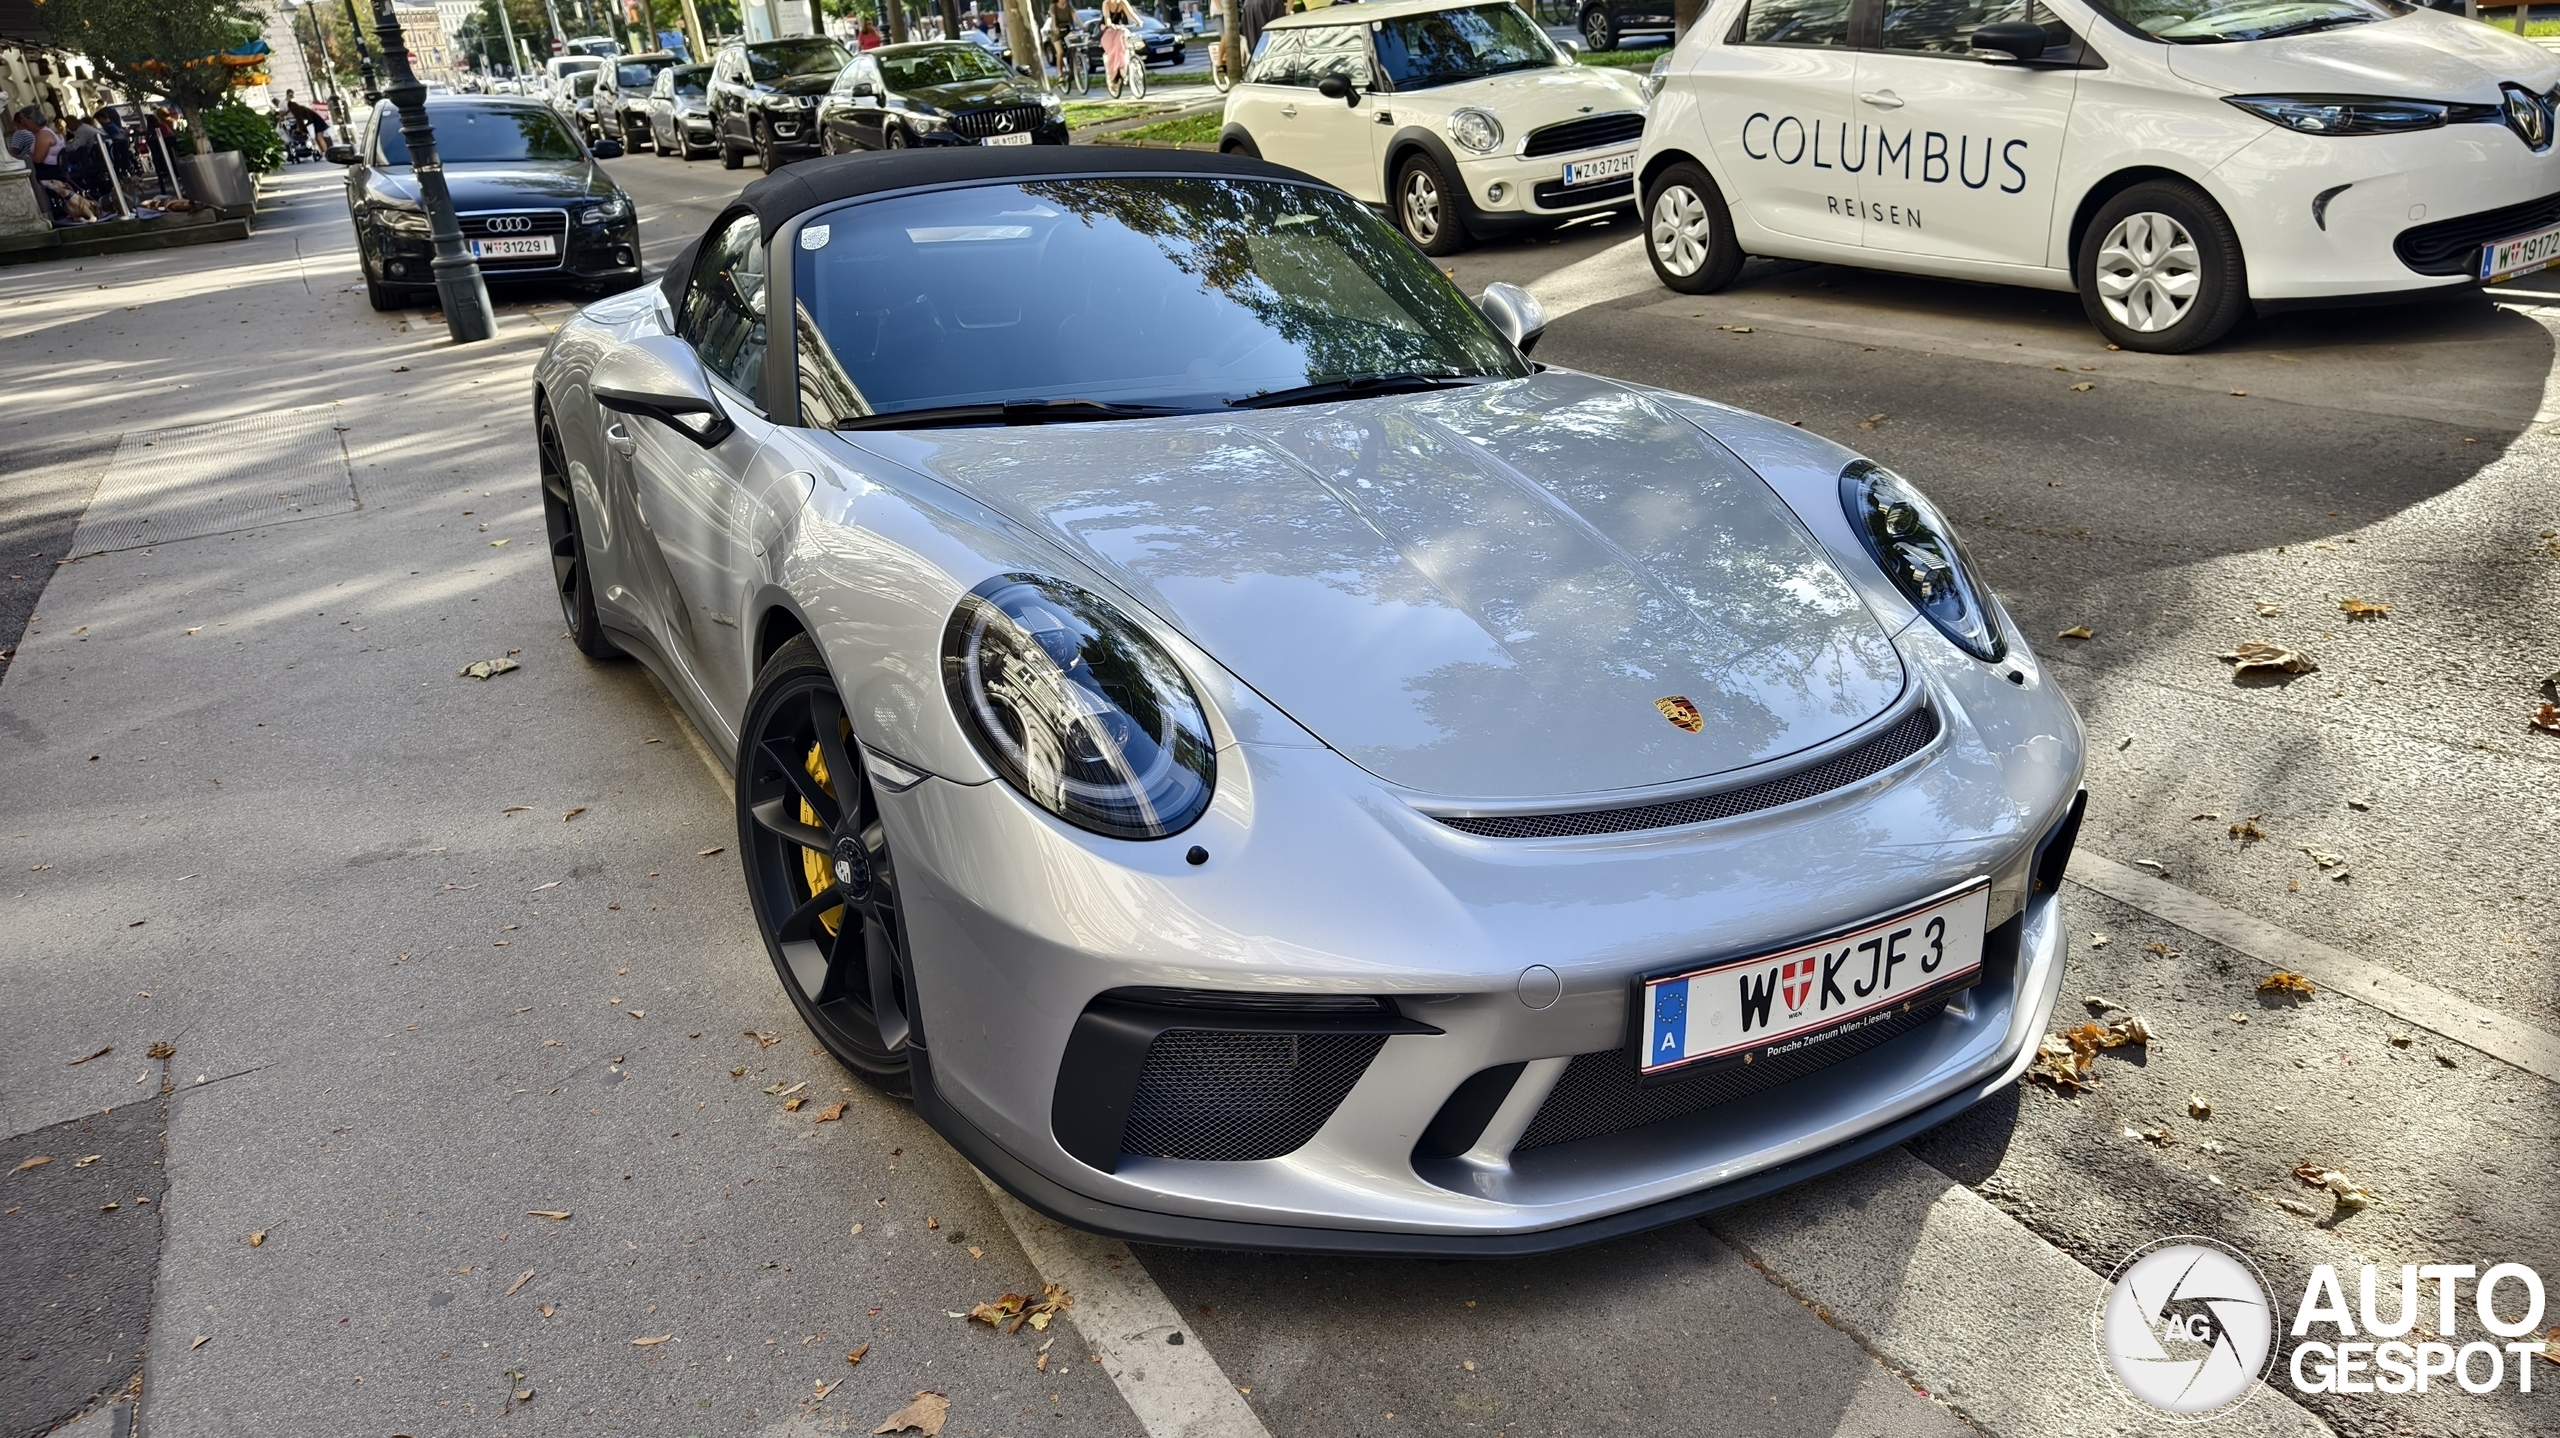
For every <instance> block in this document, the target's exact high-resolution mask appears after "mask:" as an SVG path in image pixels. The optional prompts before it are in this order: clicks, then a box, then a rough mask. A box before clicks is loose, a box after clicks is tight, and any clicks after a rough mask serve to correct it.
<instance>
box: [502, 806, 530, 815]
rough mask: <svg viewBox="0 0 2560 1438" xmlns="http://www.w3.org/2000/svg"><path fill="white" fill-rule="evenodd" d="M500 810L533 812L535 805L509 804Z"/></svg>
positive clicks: (514, 812) (520, 812)
mask: <svg viewBox="0 0 2560 1438" xmlns="http://www.w3.org/2000/svg"><path fill="white" fill-rule="evenodd" d="M498 812H499V813H501V814H530V813H532V812H533V806H532V805H531V804H509V805H508V806H507V807H505V808H503V809H500V810H499V811H498Z"/></svg>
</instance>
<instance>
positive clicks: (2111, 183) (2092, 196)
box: [2062, 165, 2238, 283]
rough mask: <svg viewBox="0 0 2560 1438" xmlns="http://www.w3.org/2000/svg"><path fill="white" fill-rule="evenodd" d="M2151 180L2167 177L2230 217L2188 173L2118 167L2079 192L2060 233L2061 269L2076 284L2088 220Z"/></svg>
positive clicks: (2150, 167) (2153, 167)
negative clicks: (2064, 226)
mask: <svg viewBox="0 0 2560 1438" xmlns="http://www.w3.org/2000/svg"><path fill="white" fill-rule="evenodd" d="M2153 180H2170V181H2174V182H2176V183H2178V184H2181V185H2185V186H2186V187H2188V188H2189V189H2192V190H2194V191H2196V192H2197V193H2198V194H2201V195H2203V196H2204V197H2205V198H2206V199H2208V200H2210V201H2212V202H2213V206H2214V208H2216V209H2218V210H2220V211H2222V214H2223V217H2224V218H2225V219H2229V218H2230V216H2231V209H2230V207H2229V206H2228V205H2225V204H2223V203H2222V197H2221V196H2219V195H2216V194H2215V193H2213V191H2212V189H2211V188H2210V187H2209V186H2207V185H2205V184H2204V183H2202V182H2201V181H2199V180H2197V179H2195V178H2194V177H2193V176H2191V175H2184V174H2180V173H2179V172H2178V171H2176V170H2172V169H2170V168H2168V167H2167V166H2164V165H2127V166H2126V167H2124V168H2123V169H2121V170H2116V171H2113V172H2111V173H2109V174H2107V175H2106V176H2105V177H2103V178H2101V179H2099V180H2098V181H2097V182H2096V183H2094V184H2092V185H2090V186H2089V188H2088V189H2087V190H2086V191H2084V192H2083V193H2082V194H2081V196H2080V203H2079V204H2078V205H2077V206H2075V207H2074V208H2073V210H2072V212H2071V227H2070V228H2069V229H2068V230H2066V231H2065V232H2064V233H2063V250H2062V268H2063V269H2064V270H2065V271H2066V272H2068V273H2069V274H2070V275H2071V276H2072V278H2073V280H2074V282H2075V283H2076V282H2077V280H2078V279H2079V274H2080V241H2081V239H2082V238H2083V237H2084V236H2086V235H2087V234H2088V233H2089V222H2090V221H2091V220H2093V219H2095V218H2097V214H2098V211H2099V210H2100V209H2102V208H2104V207H2105V205H2106V203H2107V201H2109V200H2112V199H2114V198H2115V197H2116V196H2118V195H2121V194H2123V193H2124V192H2125V191H2127V190H2130V189H2132V188H2133V187H2134V186H2136V185H2140V184H2147V183H2149V182H2150V181H2153ZM2233 232H2234V233H2237V232H2238V226H2237V225H2234V226H2233Z"/></svg>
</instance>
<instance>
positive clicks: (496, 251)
mask: <svg viewBox="0 0 2560 1438" xmlns="http://www.w3.org/2000/svg"><path fill="white" fill-rule="evenodd" d="M559 252H560V246H559V244H558V242H557V241H555V240H553V239H552V238H551V237H550V236H549V235H506V236H502V237H500V238H497V239H491V240H473V241H472V242H471V257H472V258H473V259H479V260H511V259H516V258H518V257H521V256H525V255H556V254H558V253H559Z"/></svg>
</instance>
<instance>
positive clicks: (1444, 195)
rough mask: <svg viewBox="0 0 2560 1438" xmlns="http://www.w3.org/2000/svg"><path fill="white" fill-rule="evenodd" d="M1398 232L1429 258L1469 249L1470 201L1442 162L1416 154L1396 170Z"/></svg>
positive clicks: (1392, 198) (1394, 194)
mask: <svg viewBox="0 0 2560 1438" xmlns="http://www.w3.org/2000/svg"><path fill="white" fill-rule="evenodd" d="M1390 199H1391V200H1392V201H1393V203H1394V205H1395V219H1396V228H1397V229H1400V230H1402V231H1404V236H1405V238H1406V239H1408V240H1411V241H1413V243H1414V245H1415V247H1416V248H1418V249H1420V250H1421V251H1422V252H1423V253H1424V254H1426V255H1435V256H1437V255H1454V254H1457V253H1458V252H1460V251H1461V250H1464V249H1465V248H1466V247H1467V212H1466V204H1467V202H1466V197H1465V195H1464V194H1463V193H1461V192H1460V191H1459V190H1458V188H1457V187H1456V186H1455V185H1453V184H1451V183H1450V181H1449V177H1448V175H1447V174H1446V173H1444V172H1443V171H1442V169H1441V167H1440V162H1439V161H1438V160H1436V159H1433V158H1432V157H1431V156H1430V155H1428V154H1420V153H1417V154H1413V155H1409V156H1407V157H1406V158H1405V161H1404V163H1403V164H1401V165H1398V166H1396V187H1395V191H1394V193H1393V194H1392V195H1391V196H1390Z"/></svg>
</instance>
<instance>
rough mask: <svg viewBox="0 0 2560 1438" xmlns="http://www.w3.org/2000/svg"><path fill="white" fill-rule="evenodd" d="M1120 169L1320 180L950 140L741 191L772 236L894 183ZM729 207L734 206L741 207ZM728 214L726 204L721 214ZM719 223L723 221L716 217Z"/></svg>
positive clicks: (1291, 173)
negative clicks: (812, 213)
mask: <svg viewBox="0 0 2560 1438" xmlns="http://www.w3.org/2000/svg"><path fill="white" fill-rule="evenodd" d="M1122 175H1206V176H1224V177H1228V178H1233V179H1250V180H1299V181H1305V182H1309V183H1315V184H1322V183H1323V182H1322V181H1320V180H1314V179H1313V178H1312V177H1311V176H1308V175H1304V174H1301V173H1299V172H1298V171H1296V170H1292V169H1287V168H1285V167H1283V166H1279V165H1274V164H1271V163H1270V162H1268V161H1265V160H1256V159H1247V158H1246V157H1244V156H1242V155H1212V154H1209V153H1207V152H1206V151H1197V150H1119V149H1114V150H1100V149H1093V148H1087V147H1084V146H1066V145H1003V146H989V145H953V146H948V147H940V146H938V147H935V148H933V149H921V150H878V151H873V152H871V153H869V154H862V155H837V156H833V157H830V158H826V159H818V160H804V161H802V162H800V163H799V164H796V165H793V166H792V167H791V168H789V169H787V170H784V171H782V172H781V173H780V174H776V175H767V176H766V177H764V178H763V179H761V180H758V181H756V182H755V183H754V184H752V185H749V186H747V187H746V189H745V190H743V191H741V192H740V193H739V195H738V205H743V206H745V207H746V208H748V209H751V210H753V211H755V212H756V222H757V224H758V225H759V226H760V227H761V228H762V229H763V231H764V233H765V235H766V237H767V238H768V239H769V238H771V237H772V236H773V235H774V234H776V233H778V232H779V231H780V230H781V228H782V226H783V225H784V224H785V223H787V222H788V221H790V220H792V219H793V218H795V217H797V216H800V215H804V214H807V213H808V212H809V211H811V210H814V209H817V208H819V207H821V206H824V205H832V204H834V203H835V202H837V201H838V200H850V199H856V198H858V197H860V196H863V195H876V194H880V193H883V192H885V191H890V190H928V189H934V188H936V187H940V186H946V185H983V184H989V183H1002V182H1004V181H1007V180H1054V179H1077V178H1092V179H1101V178H1106V177H1114V176H1122ZM736 208H737V206H732V207H731V209H732V210H734V209H736ZM726 218H728V212H727V211H724V212H723V213H722V215H721V219H726ZM713 223H714V224H717V223H718V221H714V222H713ZM701 244H702V241H701V239H700V237H698V236H697V237H696V238H695V239H694V240H693V242H692V243H690V244H687V245H686V246H685V247H684V253H683V254H681V255H678V256H677V257H676V262H675V264H674V266H673V267H671V268H670V269H669V270H668V271H667V273H666V278H665V279H664V280H663V281H662V282H661V283H662V285H663V287H664V288H665V290H666V294H667V303H669V304H670V305H681V304H682V303H683V302H684V286H685V282H686V281H687V280H688V279H690V278H691V277H692V274H693V257H694V255H695V254H696V253H697V252H698V251H699V250H700V248H701Z"/></svg>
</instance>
